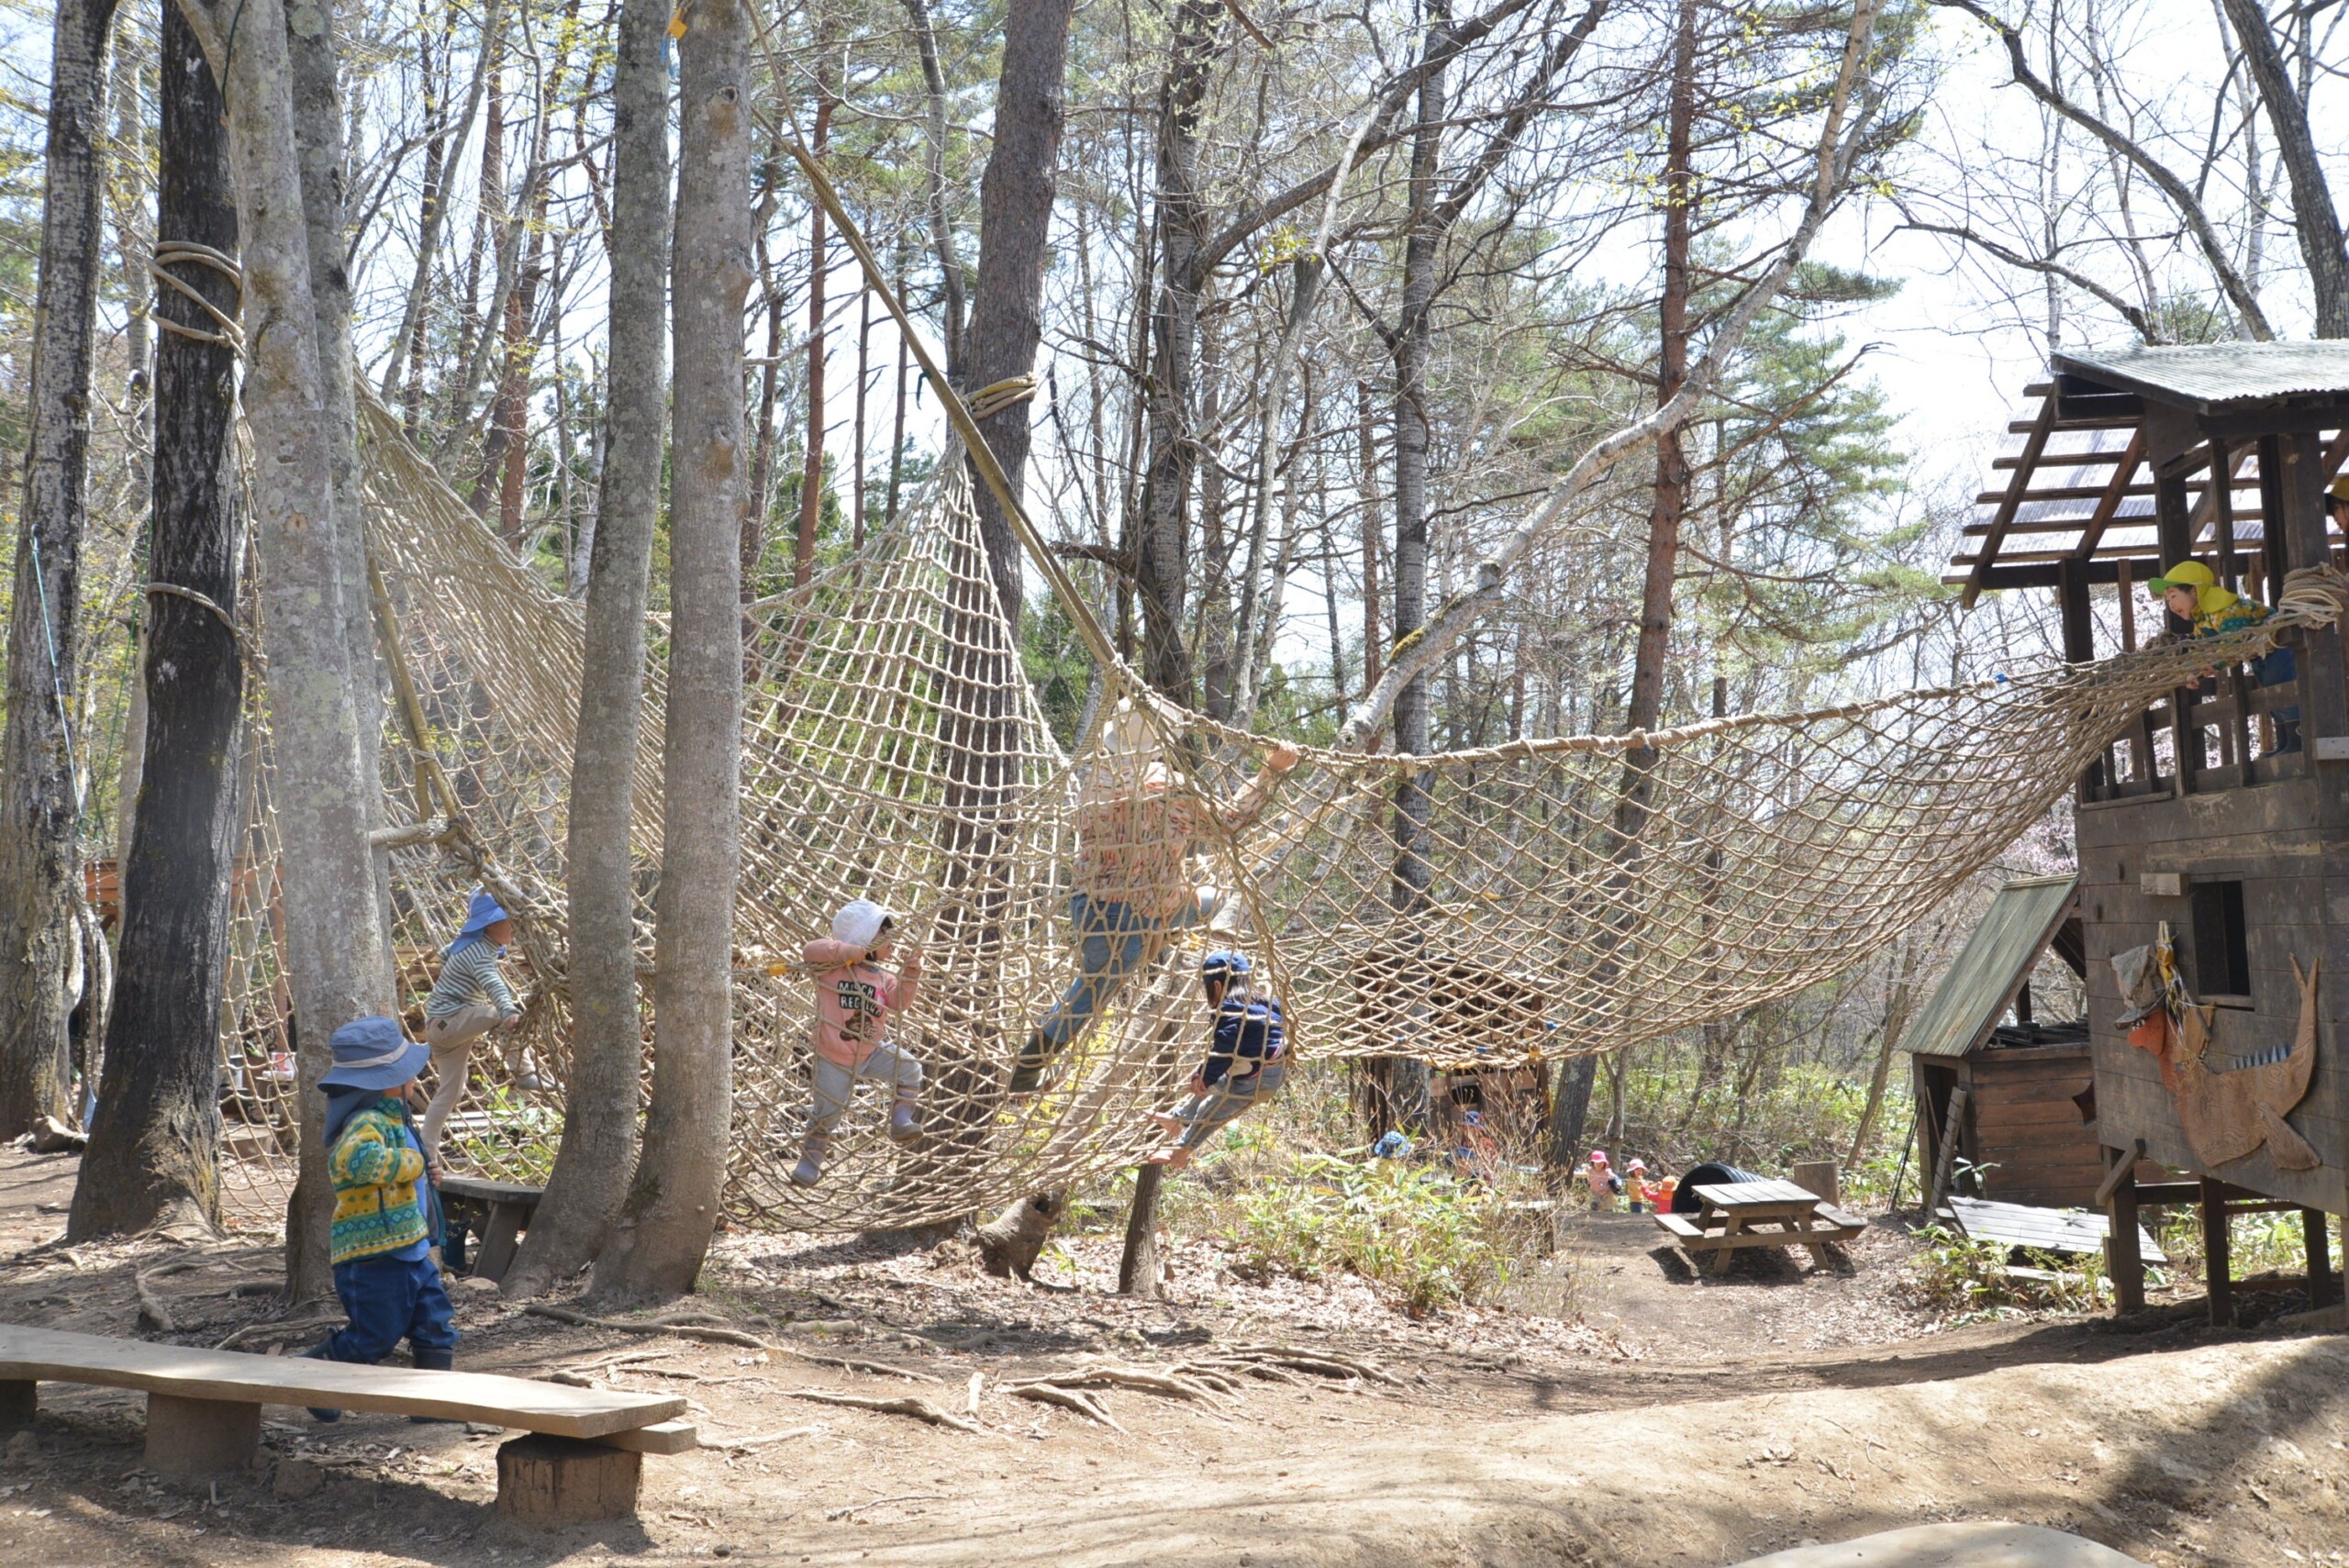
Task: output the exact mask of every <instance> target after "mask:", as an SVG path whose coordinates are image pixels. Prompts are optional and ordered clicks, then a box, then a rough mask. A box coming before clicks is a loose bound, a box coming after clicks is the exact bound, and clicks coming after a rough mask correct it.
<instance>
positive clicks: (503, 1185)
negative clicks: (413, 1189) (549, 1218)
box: [440, 1176, 546, 1280]
mask: <svg viewBox="0 0 2349 1568" xmlns="http://www.w3.org/2000/svg"><path fill="white" fill-rule="evenodd" d="M544 1196H546V1189H545V1188H544V1187H533V1186H526V1185H524V1184H522V1183H520V1182H490V1181H484V1180H482V1179H481V1178H480V1177H478V1176H444V1177H443V1178H441V1182H440V1202H441V1210H442V1214H443V1217H444V1218H446V1219H447V1220H448V1221H449V1222H450V1235H449V1240H450V1244H449V1245H446V1246H444V1247H443V1248H442V1249H441V1253H442V1256H444V1257H446V1258H448V1260H449V1266H450V1267H451V1268H452V1269H455V1270H457V1271H459V1272H460V1273H471V1274H472V1275H473V1276H474V1277H475V1278H476V1279H485V1280H502V1279H504V1278H505V1277H506V1271H507V1269H508V1268H509V1267H511V1266H512V1264H513V1262H514V1253H515V1251H516V1249H517V1247H518V1245H519V1243H520V1240H521V1235H522V1232H523V1231H525V1230H528V1229H529V1228H530V1216H531V1215H532V1214H533V1213H535V1212H537V1210H538V1207H539V1200H540V1198H542V1197H544ZM476 1219H478V1220H479V1222H480V1229H481V1251H479V1252H477V1253H475V1254H474V1255H473V1266H472V1267H471V1268H470V1269H468V1268H466V1266H465V1261H464V1251H465V1241H464V1232H465V1231H466V1230H467V1229H471V1228H472V1227H473V1224H474V1222H475V1220H476Z"/></svg>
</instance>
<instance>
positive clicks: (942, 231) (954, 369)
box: [898, 0, 963, 381]
mask: <svg viewBox="0 0 2349 1568" xmlns="http://www.w3.org/2000/svg"><path fill="white" fill-rule="evenodd" d="M905 6H906V14H907V17H911V18H912V20H913V24H914V49H915V52H916V53H917V54H918V55H919V56H920V58H921V76H922V83H923V85H924V86H925V87H926V88H927V89H928V91H929V98H928V107H929V110H930V126H929V130H930V137H929V145H928V146H927V147H925V148H924V149H923V157H924V161H925V162H926V164H927V166H928V176H929V190H930V244H931V245H932V247H934V248H935V249H936V250H937V252H938V279H939V289H940V292H941V294H942V295H944V296H945V307H944V310H943V312H942V314H943V316H944V319H943V320H942V321H941V323H940V329H941V330H940V335H941V337H943V338H944V339H945V340H946V374H947V376H948V378H949V379H952V380H958V381H959V380H960V379H961V377H962V373H963V259H962V257H960V256H958V255H957V254H955V250H954V224H953V222H952V218H951V217H949V216H948V214H947V211H946V74H945V72H944V71H943V70H942V69H941V67H940V65H939V63H938V30H937V28H935V27H933V26H932V25H931V23H930V7H929V5H928V3H927V0H905ZM898 270H899V272H903V271H904V269H903V268H902V267H901V268H899V269H898ZM898 292H899V294H900V295H902V294H903V293H904V291H903V290H902V289H900V290H899V291H898Z"/></svg>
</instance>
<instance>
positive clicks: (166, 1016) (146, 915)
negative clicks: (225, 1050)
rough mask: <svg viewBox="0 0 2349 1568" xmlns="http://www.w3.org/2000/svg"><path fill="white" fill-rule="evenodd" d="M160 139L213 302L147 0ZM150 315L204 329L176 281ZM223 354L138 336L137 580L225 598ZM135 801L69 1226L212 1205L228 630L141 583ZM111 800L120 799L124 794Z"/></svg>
mask: <svg viewBox="0 0 2349 1568" xmlns="http://www.w3.org/2000/svg"><path fill="white" fill-rule="evenodd" d="M161 98H162V137H161V159H160V170H161V182H160V184H159V188H158V192H157V200H156V224H155V233H156V239H157V251H158V254H159V255H160V256H161V259H162V261H161V264H163V265H165V266H167V267H170V268H171V270H172V272H173V276H175V277H176V278H178V279H179V280H180V282H181V283H183V284H185V285H186V286H188V287H189V288H191V289H194V290H195V292H196V293H198V294H200V295H203V296H204V297H205V299H206V300H208V301H209V302H210V303H211V305H212V306H213V307H214V308H215V309H217V310H218V311H220V312H221V313H222V314H223V315H226V316H228V317H234V316H235V315H236V311H237V285H236V284H235V283H234V281H233V280H231V279H229V278H228V277H227V276H224V275H223V274H222V273H221V272H218V271H217V270H216V269H214V268H212V267H209V266H206V265H205V264H203V263H202V262H200V261H174V260H173V253H172V251H171V250H170V249H169V247H171V246H172V245H173V243H174V242H188V243H193V244H196V245H203V246H208V247H209V248H211V249H212V250H217V251H219V252H221V253H222V254H224V255H227V256H228V257H231V258H233V257H234V256H235V255H236V253H237V209H236V197H235V191H234V188H233V186H232V185H231V183H230V181H229V173H228V147H227V145H226V139H225V137H224V133H223V130H222V127H221V114H222V106H221V101H220V90H219V87H218V86H217V83H215V82H214V81H213V79H212V72H211V68H210V67H209V66H208V65H206V63H205V60H204V54H203V51H202V50H199V49H198V48H197V47H196V42H195V33H194V32H193V31H192V30H191V29H190V28H189V27H188V25H187V22H186V20H185V18H184V17H181V16H180V14H179V13H178V11H176V10H175V9H173V7H172V6H168V5H167V6H165V7H164V8H163V20H162V55H161ZM156 309H157V312H158V314H159V316H160V317H161V319H162V320H164V321H167V322H173V323H175V324H177V325H178V326H180V327H181V328H185V329H186V330H187V331H190V332H196V333H207V332H216V331H217V328H216V327H215V325H214V322H213V320H212V318H211V317H209V316H208V315H207V314H206V313H205V312H204V311H203V310H201V309H200V308H199V307H198V306H195V304H194V303H193V302H192V301H189V300H188V299H186V298H185V297H184V296H183V295H181V294H180V293H179V292H178V291H177V290H175V289H169V288H165V289H159V290H158V291H157V294H156ZM236 371H237V357H236V353H235V351H234V350H232V349H230V348H229V347H228V345H227V344H226V343H220V342H202V341H198V340H196V339H193V338H189V337H185V336H183V335H182V334H181V333H179V332H172V331H166V332H165V333H164V334H163V335H162V339H161V343H160V344H158V346H157V349H156V353H155V401H154V411H155V465H154V501H155V522H154V529H153V552H154V553H153V558H152V560H151V561H150V563H149V567H148V572H149V576H150V579H151V580H152V581H154V582H156V583H159V584H172V585H173V586H177V587H181V588H184V589H186V590H188V591H189V592H190V593H193V594H199V595H203V596H204V598H205V599H207V600H209V601H210V602H211V603H212V604H214V605H217V606H220V607H221V608H222V609H223V610H225V611H227V612H228V615H229V616H230V617H234V616H235V614H236V605H237V584H238V574H239V564H240V562H242V559H243V556H244V519H243V516H242V513H241V510H240V508H239V487H238V475H237V469H236V450H235V441H234V417H235V404H234V398H235V388H236ZM147 614H148V644H149V650H150V653H151V654H152V657H151V658H150V660H149V661H148V662H147V665H146V672H145V684H146V686H147V689H148V700H147V713H148V728H147V738H146V757H145V762H144V768H143V771H142V777H143V779H144V780H145V787H146V790H147V792H148V793H147V798H146V803H145V804H146V809H144V810H142V811H139V813H138V814H137V816H136V817H135V826H134V828H133V831H132V838H131V840H130V843H129V845H128V852H127V853H126V854H125V855H124V857H123V862H122V884H123V890H124V897H123V915H122V936H121V954H122V956H121V962H120V966H119V968H118V971H117V979H116V988H115V997H114V1011H113V1014H112V1017H111V1018H110V1019H109V1020H108V1023H107V1028H106V1072H105V1074H104V1077H103V1079H102V1081H101V1083H100V1084H99V1088H98V1113H97V1117H96V1119H95V1124H94V1125H93V1126H92V1128H91V1129H90V1147H89V1151H88V1152H87V1153H86V1154H84V1155H83V1158H82V1170H81V1174H80V1177H79V1179H78V1180H77V1181H76V1183H75V1184H74V1188H73V1210H72V1218H71V1219H70V1220H69V1221H68V1223H67V1226H66V1233H67V1235H68V1236H69V1237H70V1238H72V1240H83V1239H84V1238H87V1237H92V1236H102V1235H128V1234H135V1233H137V1232H139V1231H142V1230H146V1229H151V1228H153V1227H154V1226H157V1225H160V1224H166V1223H173V1222H178V1221H184V1220H191V1219H193V1220H200V1221H204V1222H206V1223H212V1222H217V1220H218V1218H219V1173H218V1170H217V1158H218V1142H219V1130H220V1111H219V1096H218V1093H217V1084H216V1080H217V1073H218V1071H219V1051H220V1040H219V1033H218V1029H217V1020H216V1018H215V1016H214V1009H213V1008H212V1007H210V1006H205V1005H192V1004H195V1003H196V1002H197V1001H198V999H202V998H209V997H214V996H217V995H220V994H221V989H222V986H223V984H224V983H225V971H226V969H227V965H228V885H229V873H230V866H231V863H232V862H233V858H234V855H235V852H236V841H237V837H238V830H239V828H240V827H241V823H240V821H239V804H240V803H239V799H238V794H237V788H236V780H237V753H238V749H239V745H240V744H241V740H240V736H241V732H242V728H243V726H242V719H243V714H244V663H243V661H242V659H241V658H240V657H239V651H238V648H237V634H236V631H235V629H234V628H232V627H231V626H229V625H228V624H227V623H226V622H224V621H223V620H222V619H221V617H219V616H217V615H215V614H214V613H213V612H212V611H211V610H210V609H209V608H207V607H206V606H204V605H203V604H199V603H198V602H196V601H195V600H194V599H189V598H185V597H183V596H181V595H176V594H153V595H149V596H148V600H147ZM128 804H129V803H126V806H128Z"/></svg>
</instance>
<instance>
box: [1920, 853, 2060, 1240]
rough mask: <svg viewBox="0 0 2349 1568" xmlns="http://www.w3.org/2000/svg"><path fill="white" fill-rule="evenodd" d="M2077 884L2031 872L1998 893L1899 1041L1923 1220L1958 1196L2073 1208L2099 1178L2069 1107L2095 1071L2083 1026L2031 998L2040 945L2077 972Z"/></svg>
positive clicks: (2040, 951) (1992, 897) (2043, 950)
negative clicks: (2040, 1010)
mask: <svg viewBox="0 0 2349 1568" xmlns="http://www.w3.org/2000/svg"><path fill="white" fill-rule="evenodd" d="M2077 882H2078V879H2077V878H2076V877H2071V876H2034V877H2023V878H2020V879H2018V880H2016V881H2013V882H2009V883H2008V884H2006V885H2005V886H2004V887H2002V888H2000V889H1999V890H1998V892H1997V893H1996V894H1995V895H1992V896H1991V899H1990V906H1989V908H1988V909H1987V910H1985V911H1984V912H1983V915H1982V919H1981V923H1980V924H1978V925H1977V926H1976V927H1975V928H1974V931H1973V934H1972V935H1970V936H1969V937H1967V938H1966V940H1965V947H1964V948H1962V949H1960V950H1959V951H1958V955H1957V958H1956V960H1955V961H1954V962H1953V963H1951V965H1950V968H1949V973H1947V974H1945V975H1943V977H1942V983H1941V984H1940V986H1939V987H1937V988H1936V989H1935V990H1934V992H1933V994H1932V996H1930V997H1928V998H1927V999H1926V1002H1925V1005H1924V1006H1922V1007H1920V1008H1919V1009H1918V1012H1917V1017H1916V1018H1915V1019H1914V1020H1913V1021H1912V1022H1911V1023H1910V1024H1909V1028H1908V1030H1907V1032H1906V1033H1904V1034H1903V1035H1902V1036H1901V1040H1900V1046H1901V1049H1902V1050H1903V1051H1907V1052H1909V1073H1910V1080H1911V1082H1912V1083H1913V1084H1914V1085H1915V1089H1916V1095H1917V1137H1918V1165H1919V1168H1920V1170H1922V1171H1923V1172H1924V1173H1925V1180H1926V1188H1925V1196H1926V1201H1925V1208H1926V1212H1927V1213H1929V1214H1930V1213H1932V1212H1933V1211H1934V1210H1936V1209H1938V1208H1940V1207H1941V1206H1942V1202H1943V1199H1944V1198H1947V1197H1949V1196H1951V1195H1954V1194H1957V1193H1961V1192H1963V1193H1965V1194H1968V1195H1972V1196H1975V1197H1979V1198H1988V1199H1990V1200H1992V1201H1994V1202H1998V1203H2021V1204H2033V1205H2039V1206H2043V1207H2050V1208H2070V1207H2087V1206H2088V1205H2089V1204H2091V1203H2092V1202H2093V1201H2094V1199H2095V1195H2096V1190H2097V1188H2098V1186H2099V1184H2102V1182H2103V1180H2104V1166H2103V1161H2102V1158H2101V1151H2100V1149H2099V1145H2098V1143H2097V1136H2096V1132H2095V1129H2091V1128H2088V1127H2086V1126H2084V1125H2083V1124H2082V1121H2081V1117H2080V1111H2079V1107H2078V1106H2077V1105H2076V1102H2075V1096H2077V1095H2082V1094H2084V1093H2085V1092H2086V1091H2087V1087H2088V1084H2089V1082H2090V1080H2091V1078H2092V1077H2093V1075H2094V1068H2093V1067H2092V1065H2091V1064H2090V1062H2089V1060H2088V1031H2087V1022H2086V1021H2085V1020H2083V1019H2071V1018H2055V1019H2043V1018H2039V1017H2038V1016H2037V1010H2036V1009H2035V1007H2034V1006H2033V1004H2032V994H2031V976H2032V970H2034V969H2035V968H2037V967H2038V965H2039V962H2040V959H2041V957H2042V955H2043V954H2044V953H2046V952H2047V951H2049V950H2050V949H2053V950H2054V952H2055V954H2056V956H2057V957H2059V958H2060V959H2062V960H2063V962H2064V963H2065V965H2066V966H2067V967H2069V968H2070V969H2071V970H2072V972H2073V973H2076V974H2082V975H2085V973H2086V971H2087V960H2086V957H2085V955H2084V952H2083V950H2082V947H2081V942H2082V940H2083V937H2082V932H2081V929H2080V917H2079V900H2078V896H2077ZM2009 1015H2011V1018H2010V1017H2009Z"/></svg>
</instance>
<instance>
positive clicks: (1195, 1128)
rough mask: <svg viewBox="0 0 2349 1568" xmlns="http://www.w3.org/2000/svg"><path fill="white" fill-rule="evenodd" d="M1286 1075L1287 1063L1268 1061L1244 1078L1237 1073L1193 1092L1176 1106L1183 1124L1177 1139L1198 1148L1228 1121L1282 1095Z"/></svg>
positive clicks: (1185, 1146) (1178, 1117)
mask: <svg viewBox="0 0 2349 1568" xmlns="http://www.w3.org/2000/svg"><path fill="white" fill-rule="evenodd" d="M1287 1076H1288V1068H1287V1066H1286V1064H1285V1063H1283V1062H1266V1063H1265V1064H1264V1066H1262V1067H1259V1068H1257V1069H1256V1071H1254V1072H1253V1073H1249V1074H1248V1075H1247V1076H1245V1077H1241V1076H1240V1075H1238V1074H1237V1073H1234V1074H1232V1075H1231V1076H1229V1077H1227V1078H1225V1079H1224V1080H1223V1082H1221V1083H1220V1084H1210V1085H1209V1086H1208V1091H1207V1093H1205V1094H1203V1095H1192V1096H1191V1097H1190V1098H1189V1099H1186V1100H1185V1101H1184V1102H1183V1103H1182V1104H1181V1105H1179V1106H1175V1119H1176V1120H1178V1121H1180V1122H1182V1123H1183V1136H1182V1137H1181V1138H1179V1139H1177V1140H1175V1141H1176V1142H1177V1143H1179V1144H1181V1145H1182V1146H1183V1147H1184V1148H1186V1149H1197V1147H1198V1146H1199V1145H1200V1144H1202V1143H1205V1142H1206V1141H1207V1140H1208V1139H1210V1138H1212V1137H1214V1136H1215V1134H1216V1132H1217V1130H1218V1129H1220V1128H1222V1127H1223V1126H1224V1125H1225V1124H1226V1123H1228V1122H1231V1121H1234V1120H1236V1119H1238V1118H1241V1117H1243V1116H1245V1115H1247V1114H1248V1113H1249V1112H1250V1111H1252V1110H1254V1109H1255V1108H1256V1107H1257V1106H1260V1105H1263V1104H1264V1102H1265V1101H1266V1100H1269V1099H1271V1098H1272V1097H1273V1096H1274V1095H1277V1094H1279V1093H1280V1092H1281V1080H1282V1079H1284V1078H1286V1077H1287Z"/></svg>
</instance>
